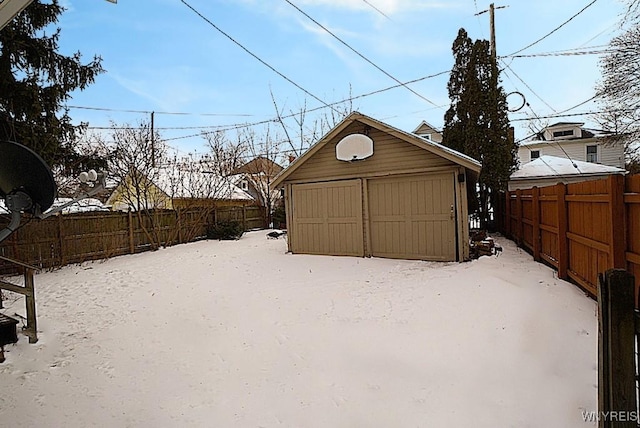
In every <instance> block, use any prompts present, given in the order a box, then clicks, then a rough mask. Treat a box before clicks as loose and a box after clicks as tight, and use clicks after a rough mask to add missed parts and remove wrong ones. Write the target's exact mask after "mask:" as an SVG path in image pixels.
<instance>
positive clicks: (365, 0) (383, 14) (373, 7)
mask: <svg viewBox="0 0 640 428" xmlns="http://www.w3.org/2000/svg"><path fill="white" fill-rule="evenodd" d="M362 1H363V2H365V3H366V4H368V5H369V6H371V8H372V9H374V10H375V11H376V12H378V13H379V14H380V15H382V16H384V17H385V18H387V19H388V20H389V21H391V18H389V17H388V16H387V15H385V13H384V12H383V11H381V10H380V9H378V8H377V7H375V6H374V5H372V4H371V3H369V2H368V1H367V0H362Z"/></svg>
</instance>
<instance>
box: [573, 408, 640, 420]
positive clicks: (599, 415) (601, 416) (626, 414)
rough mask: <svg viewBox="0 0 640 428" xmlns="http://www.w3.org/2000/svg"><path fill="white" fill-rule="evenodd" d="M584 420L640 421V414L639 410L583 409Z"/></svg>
mask: <svg viewBox="0 0 640 428" xmlns="http://www.w3.org/2000/svg"><path fill="white" fill-rule="evenodd" d="M582 420H583V421H585V422H600V421H604V422H640V415H639V414H638V411H615V410H612V411H609V412H596V411H591V412H587V411H583V412H582Z"/></svg>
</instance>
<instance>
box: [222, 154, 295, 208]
mask: <svg viewBox="0 0 640 428" xmlns="http://www.w3.org/2000/svg"><path fill="white" fill-rule="evenodd" d="M283 169H284V168H283V167H282V166H280V165H279V164H278V163H277V162H274V161H273V160H271V159H269V158H266V157H264V156H257V157H255V158H253V159H252V160H250V161H249V162H247V163H245V164H244V165H242V166H240V167H238V168H236V169H234V170H233V171H232V172H231V175H230V176H229V178H230V179H231V180H232V181H233V183H234V184H235V185H236V186H238V187H239V188H240V189H242V190H244V191H245V192H247V193H248V194H249V195H251V196H252V197H253V198H254V199H255V200H256V201H257V202H258V203H259V204H260V205H262V206H267V205H269V203H270V204H271V208H272V209H273V207H274V205H275V204H276V202H277V201H279V200H280V199H281V197H280V192H274V191H272V190H271V189H270V187H271V183H272V182H273V179H274V178H275V177H276V176H277V175H278V174H280V172H282V170H283ZM267 199H269V200H267Z"/></svg>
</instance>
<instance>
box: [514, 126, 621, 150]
mask: <svg viewBox="0 0 640 428" xmlns="http://www.w3.org/2000/svg"><path fill="white" fill-rule="evenodd" d="M569 125H571V126H578V127H579V128H580V135H579V136H576V137H566V136H564V137H562V138H558V139H551V140H547V139H546V138H545V131H548V130H550V129H551V128H557V127H561V126H569ZM583 125H584V123H582V122H557V123H554V124H553V125H549V126H547V127H546V128H544V129H542V130H541V131H540V132H537V133H535V134H532V135H529V136H528V137H527V138H526V139H525V141H523V142H521V143H520V146H522V147H524V146H530V145H535V144H547V143H549V144H556V143H557V142H559V141H561V142H562V143H565V142H580V140H586V139H589V138H603V137H608V136H612V135H615V133H614V132H612V131H607V130H604V129H594V128H584V127H583Z"/></svg>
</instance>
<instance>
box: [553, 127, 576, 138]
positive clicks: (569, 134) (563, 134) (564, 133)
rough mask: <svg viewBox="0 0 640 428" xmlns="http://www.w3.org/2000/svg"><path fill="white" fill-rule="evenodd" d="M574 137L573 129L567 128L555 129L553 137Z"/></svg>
mask: <svg viewBox="0 0 640 428" xmlns="http://www.w3.org/2000/svg"><path fill="white" fill-rule="evenodd" d="M562 137H573V129H566V130H564V131H553V138H562Z"/></svg>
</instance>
